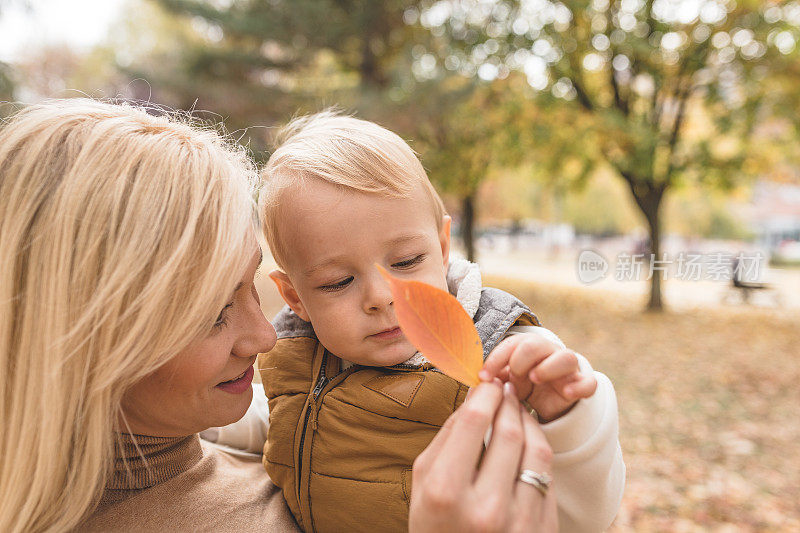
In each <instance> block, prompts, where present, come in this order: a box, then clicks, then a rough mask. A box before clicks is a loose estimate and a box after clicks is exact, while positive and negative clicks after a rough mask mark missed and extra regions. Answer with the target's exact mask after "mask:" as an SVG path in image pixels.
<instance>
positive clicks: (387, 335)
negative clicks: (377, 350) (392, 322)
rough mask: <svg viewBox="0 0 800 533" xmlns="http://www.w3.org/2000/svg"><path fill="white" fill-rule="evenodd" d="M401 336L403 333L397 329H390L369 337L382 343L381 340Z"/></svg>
mask: <svg viewBox="0 0 800 533" xmlns="http://www.w3.org/2000/svg"><path fill="white" fill-rule="evenodd" d="M402 336H403V332H402V331H401V330H400V328H399V327H396V328H392V329H387V330H384V331H381V332H380V333H376V334H374V335H370V337H374V338H376V339H379V340H382V341H383V340H391V339H396V338H398V337H402Z"/></svg>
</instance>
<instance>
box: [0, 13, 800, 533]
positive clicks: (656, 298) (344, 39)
mask: <svg viewBox="0 0 800 533" xmlns="http://www.w3.org/2000/svg"><path fill="white" fill-rule="evenodd" d="M799 39H800V2H797V1H790V2H777V1H753V0H751V1H745V0H741V1H738V2H735V1H733V0H591V1H587V0H582V1H579V0H562V1H560V2H559V1H550V0H519V1H512V0H442V1H433V0H420V1H416V2H415V1H400V0H385V1H381V2H377V1H371V0H240V1H237V0H208V1H201V0H138V1H135V0H74V1H69V2H66V1H57V0H49V1H48V0H0V102H4V103H0V120H2V117H3V116H7V115H8V114H10V113H12V112H13V111H14V110H15V109H18V108H19V107H20V106H23V105H25V104H28V103H32V102H36V101H40V100H42V99H45V98H51V97H59V98H62V97H79V96H90V97H96V98H105V99H119V100H130V101H138V102H148V103H149V104H151V105H152V107H153V112H159V110H158V106H165V107H167V108H171V109H178V110H184V111H188V112H191V113H192V114H193V115H194V116H197V117H199V118H202V119H204V120H206V121H209V122H212V123H224V125H225V128H226V129H227V131H228V132H230V133H231V135H233V136H234V138H235V139H237V140H238V142H240V143H242V144H243V145H245V146H246V147H247V148H248V149H249V150H250V151H251V153H252V155H253V157H254V158H255V159H256V160H257V161H259V162H264V161H266V159H267V158H268V157H269V153H270V148H271V138H272V135H273V133H274V132H275V129H276V127H277V126H280V125H281V124H283V123H285V122H286V121H288V120H289V119H290V118H291V117H293V116H295V115H297V114H301V113H309V112H314V111H318V110H321V109H323V108H325V107H328V106H331V105H337V106H339V107H340V108H341V109H343V110H345V111H348V112H353V113H355V114H356V115H357V116H359V117H361V118H365V119H369V120H374V121H376V122H379V123H380V124H382V125H384V126H386V127H388V128H390V129H393V130H395V131H397V132H398V133H399V134H401V135H402V136H403V137H404V138H405V139H407V140H408V141H409V142H410V144H411V146H412V147H413V148H414V149H415V150H416V151H417V152H418V153H419V154H420V157H421V159H422V162H423V164H424V166H425V168H426V169H427V170H428V172H429V175H430V177H431V180H432V181H433V182H434V184H435V185H436V186H437V188H438V189H439V190H440V191H441V192H442V194H443V196H444V198H445V202H446V204H447V206H448V209H449V211H450V212H451V214H452V215H453V217H454V221H455V226H454V228H455V231H456V232H457V235H458V245H457V247H456V253H459V254H462V255H464V256H466V257H469V258H471V259H473V260H475V261H477V262H479V263H480V264H481V267H482V269H483V272H484V274H485V276H486V278H487V280H488V281H491V283H493V284H495V285H497V286H500V287H502V288H505V289H508V290H510V291H511V292H514V293H515V294H517V295H518V296H520V297H522V298H523V299H524V300H525V301H526V302H528V303H529V304H530V305H531V307H532V308H533V309H534V311H535V312H536V313H537V314H538V315H539V316H540V318H541V319H542V321H543V322H544V324H545V325H546V326H549V327H550V328H552V329H553V330H555V331H556V332H557V333H559V334H560V335H561V336H562V338H563V339H564V340H565V342H566V343H567V344H568V345H569V346H570V347H573V348H575V349H576V350H578V351H580V352H582V353H584V354H585V355H587V356H588V357H589V359H590V360H591V361H592V362H593V364H594V366H595V367H596V368H598V369H599V370H601V371H603V372H605V373H606V374H608V375H609V376H610V377H611V379H612V381H613V382H614V383H615V385H616V387H617V390H618V395H619V402H620V415H621V442H622V446H623V449H624V452H625V456H626V462H627V465H628V489H627V491H626V496H625V499H624V502H623V509H622V511H621V513H620V515H619V517H618V519H617V521H616V523H615V525H614V527H613V530H614V531H709V530H713V531H798V530H800V452H798V446H797V442H798V441H800V416H799V415H800V410H799V409H798V405H800V387H798V385H797V383H798V381H800V380H798V378H800V366H799V365H798V359H799V358H800V332H799V330H798V326H800V313H798V311H800V90H798V88H799V87H800V46H798V43H797V41H798V40H799ZM267 263H268V264H267V265H266V267H265V269H264V270H267V271H268V268H269V261H267ZM259 283H260V285H261V289H262V291H261V292H262V294H263V295H264V308H265V311H267V312H268V313H270V314H272V313H274V312H275V311H276V310H277V309H278V307H279V300H278V297H277V294H276V292H275V291H274V289H273V288H272V286H271V284H270V283H269V282H268V279H266V278H265V277H263V276H262V278H261V279H260V280H259Z"/></svg>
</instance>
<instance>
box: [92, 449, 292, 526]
mask: <svg viewBox="0 0 800 533" xmlns="http://www.w3.org/2000/svg"><path fill="white" fill-rule="evenodd" d="M135 439H136V443H137V444H138V447H139V450H141V455H140V453H139V450H137V449H136V444H134V441H133V438H132V437H131V435H127V434H121V435H120V439H119V442H118V445H117V457H116V461H115V465H114V471H113V473H112V475H111V478H110V479H109V480H108V482H107V484H106V490H105V492H104V493H103V497H102V499H101V501H100V504H99V505H98V507H97V509H96V510H95V511H94V513H92V515H91V516H89V518H88V519H87V520H86V521H85V522H84V523H83V524H81V525H80V526H79V527H78V528H77V531H275V532H283V531H290V532H294V531H300V529H299V528H298V526H297V524H296V523H295V521H294V518H293V517H292V514H291V512H290V511H289V508H288V507H287V506H286V502H285V500H284V498H283V494H282V493H281V491H280V489H279V488H278V487H276V486H275V485H274V484H273V483H272V481H271V480H270V479H269V477H268V476H267V474H266V472H264V468H263V466H261V457H260V456H257V455H252V454H247V453H237V452H235V451H232V450H229V449H225V448H222V447H220V446H217V445H215V444H212V443H208V442H205V441H201V440H200V438H199V437H198V436H197V435H191V436H189V437H177V438H172V437H148V436H142V435H137V436H136V437H135ZM142 455H143V456H144V458H145V460H143V459H142Z"/></svg>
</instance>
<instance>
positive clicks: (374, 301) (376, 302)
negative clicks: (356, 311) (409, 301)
mask: <svg viewBox="0 0 800 533" xmlns="http://www.w3.org/2000/svg"><path fill="white" fill-rule="evenodd" d="M391 305H392V291H391V290H390V289H389V284H388V283H386V280H384V279H383V278H382V277H381V275H380V274H379V273H378V272H375V276H373V277H371V278H370V280H369V281H368V283H367V286H366V290H365V294H364V312H366V313H374V312H376V311H382V310H384V309H386V308H388V307H389V306H391Z"/></svg>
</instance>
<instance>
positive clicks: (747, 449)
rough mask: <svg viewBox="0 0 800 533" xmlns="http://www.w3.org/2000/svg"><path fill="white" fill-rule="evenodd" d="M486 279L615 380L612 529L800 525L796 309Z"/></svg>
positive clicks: (275, 303)
mask: <svg viewBox="0 0 800 533" xmlns="http://www.w3.org/2000/svg"><path fill="white" fill-rule="evenodd" d="M485 281H486V284H487V285H491V286H496V287H500V288H503V289H506V290H508V291H509V292H512V293H514V294H515V295H517V296H518V297H520V298H522V299H523V300H524V301H525V302H526V303H528V304H529V305H530V306H531V307H532V308H533V310H534V312H536V314H537V315H538V316H539V318H540V319H541V320H542V322H543V323H544V325H545V326H546V327H548V328H550V329H552V330H553V331H555V332H556V333H558V334H559V335H560V336H561V338H562V339H563V340H564V342H565V343H566V344H567V346H569V347H571V348H573V349H575V350H576V351H578V352H581V353H583V354H584V355H586V356H587V357H588V358H589V360H590V361H591V362H592V364H593V365H594V367H595V368H596V369H598V370H600V371H602V372H604V373H605V374H606V375H608V376H609V377H610V378H611V380H612V381H613V383H614V385H615V387H616V389H617V396H618V399H619V409H620V440H621V443H622V448H623V452H624V455H625V462H626V464H627V468H628V481H627V488H626V492H625V498H624V500H623V507H622V510H621V512H620V514H619V516H618V518H617V520H616V522H615V525H614V526H613V528H612V531H616V532H627V531H636V532H640V531H645V532H646V531H669V532H673V531H674V532H679V531H800V447H798V444H797V443H798V441H800V317H797V316H790V315H787V313H786V312H784V314H783V315H780V314H777V313H775V312H770V311H767V310H753V309H749V308H746V307H744V308H736V309H720V310H713V311H708V310H704V311H696V312H688V313H681V314H662V315H652V314H643V313H642V312H641V303H640V302H638V301H634V300H631V299H622V298H623V297H621V296H618V295H616V294H615V293H608V294H605V295H604V294H603V293H595V292H591V293H587V292H586V291H581V290H580V289H572V288H554V287H550V286H546V285H543V284H533V283H527V282H518V281H512V280H506V279H498V278H494V279H488V280H485ZM260 285H261V287H260V288H261V294H262V295H263V296H264V308H265V311H266V312H268V313H269V314H268V316H273V315H274V312H275V311H276V310H277V309H278V307H279V300H278V299H277V294H276V293H275V290H274V289H273V288H272V287H271V286H270V285H271V283H270V282H269V280H263V281H262V282H261V283H260Z"/></svg>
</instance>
